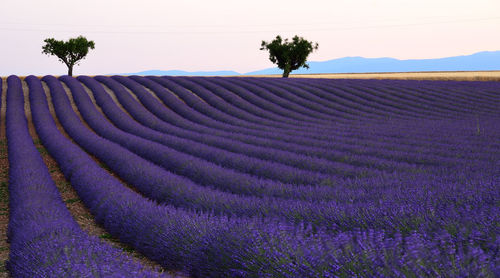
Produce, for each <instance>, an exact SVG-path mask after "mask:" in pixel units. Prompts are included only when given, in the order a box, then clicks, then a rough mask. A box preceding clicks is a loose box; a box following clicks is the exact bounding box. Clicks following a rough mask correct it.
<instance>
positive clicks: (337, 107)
mask: <svg viewBox="0 0 500 278" xmlns="http://www.w3.org/2000/svg"><path fill="white" fill-rule="evenodd" d="M197 80H198V79H194V81H197ZM203 80H206V81H208V82H212V83H215V84H217V85H219V86H221V87H223V88H226V89H227V90H230V91H231V92H233V93H234V94H237V95H238V96H242V97H244V98H245V100H247V101H249V102H250V103H252V105H254V106H259V107H266V108H267V109H268V110H269V111H273V112H275V113H278V112H279V113H282V114H283V115H284V116H286V117H292V118H300V116H301V115H300V114H299V115H297V114H296V113H293V112H292V111H287V107H281V106H279V105H277V104H275V103H273V102H271V101H270V100H267V99H264V98H263V97H260V96H259V95H257V94H254V93H253V92H252V91H259V90H260V91H263V89H262V88H259V87H257V86H254V85H251V84H248V85H247V86H241V85H238V84H237V83H232V82H230V81H229V80H228V79H227V78H220V77H214V78H203ZM250 88H251V91H250ZM263 95H267V94H265V93H264V94H263ZM330 107H331V108H333V110H332V111H335V112H336V113H338V115H339V117H341V118H345V119H356V118H357V117H359V116H362V115H364V112H363V111H362V110H354V109H349V107H346V106H345V105H344V104H343V103H342V101H340V102H336V103H331V105H330ZM341 118H340V119H341ZM340 119H339V120H340Z"/></svg>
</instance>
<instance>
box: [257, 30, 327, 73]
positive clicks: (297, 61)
mask: <svg viewBox="0 0 500 278" xmlns="http://www.w3.org/2000/svg"><path fill="white" fill-rule="evenodd" d="M317 49H318V43H313V42H310V41H307V40H305V39H304V38H302V37H299V36H295V37H293V38H292V41H288V39H285V40H283V39H282V38H281V36H279V35H278V36H276V38H275V39H274V40H273V41H271V42H266V41H262V44H261V48H260V50H268V51H269V60H271V62H273V63H274V64H277V65H278V68H280V69H282V70H283V77H288V75H289V74H290V72H291V71H292V70H296V69H299V68H301V67H304V68H309V65H308V64H307V63H306V61H307V56H309V54H311V53H312V52H313V51H314V50H317Z"/></svg>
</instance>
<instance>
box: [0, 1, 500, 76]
mask: <svg viewBox="0 0 500 278" xmlns="http://www.w3.org/2000/svg"><path fill="white" fill-rule="evenodd" d="M0 11H1V12H0V15H1V16H0V35H1V41H0V75H2V76H6V75H10V74H17V75H29V74H35V75H45V74H54V75H60V74H65V73H66V72H67V68H66V66H65V65H64V64H62V63H61V62H59V61H58V59H57V58H56V57H55V56H47V55H44V54H42V46H43V44H44V42H43V40H44V39H46V38H55V39H58V40H67V39H69V38H73V37H77V36H79V35H83V36H85V37H86V38H87V39H89V40H93V41H94V42H95V46H96V48H95V49H94V50H91V51H90V52H89V54H88V55H87V57H86V59H85V60H83V61H82V62H81V63H80V65H79V66H76V67H75V68H74V74H92V75H93V74H110V73H129V72H139V71H144V70H153V69H157V70H174V69H176V70H185V71H213V70H234V71H237V72H240V73H244V72H249V71H255V70H260V69H264V68H269V67H273V66H274V65H273V64H272V63H271V62H270V61H269V59H268V53H266V52H265V51H261V50H259V48H260V44H261V41H262V40H265V41H271V40H272V39H273V38H274V37H276V35H281V36H282V37H285V38H286V37H288V38H291V37H293V36H294V35H298V36H301V37H304V38H305V39H307V40H310V41H314V42H317V43H319V49H318V50H317V51H316V52H314V53H312V54H311V55H310V56H309V58H308V60H309V61H326V60H331V59H335V58H341V57H347V56H362V57H369V58H376V57H393V58H397V59H424V58H440V57H451V56H458V55H468V54H472V53H476V52H480V51H495V50H500V28H499V27H500V14H499V13H498V11H500V1H499V0H474V1H470V0H419V1H415V0H335V1H333V0H324V1H323V0H307V1H305V0H302V1H296V0H286V1H282V0H275V1H271V0H252V1H240V0H211V1H195V0H182V1H181V0H177V1H170V0H141V1H137V0H133V1H132V0H119V1H114V0H113V1H111V0H87V1H70V0H44V1H39V0H38V1H37V0H29V1H28V0H25V1H11V0H0Z"/></svg>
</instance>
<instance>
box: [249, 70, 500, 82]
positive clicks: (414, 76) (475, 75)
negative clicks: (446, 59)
mask: <svg viewBox="0 0 500 278" xmlns="http://www.w3.org/2000/svg"><path fill="white" fill-rule="evenodd" d="M279 76H280V75H278V74H270V75H254V77H279ZM290 77H292V78H332V79H407V80H410V79H411V80H459V81H500V71H433V72H383V73H321V74H290Z"/></svg>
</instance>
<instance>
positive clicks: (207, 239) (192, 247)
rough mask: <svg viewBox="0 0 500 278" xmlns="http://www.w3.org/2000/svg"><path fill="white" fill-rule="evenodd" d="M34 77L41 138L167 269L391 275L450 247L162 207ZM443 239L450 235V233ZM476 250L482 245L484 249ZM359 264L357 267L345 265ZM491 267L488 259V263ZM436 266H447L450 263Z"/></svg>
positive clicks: (125, 236) (116, 229)
mask: <svg viewBox="0 0 500 278" xmlns="http://www.w3.org/2000/svg"><path fill="white" fill-rule="evenodd" d="M30 81H31V83H32V84H31V88H30V89H31V93H30V98H33V99H34V100H39V101H40V102H37V101H34V102H33V104H34V105H33V107H32V110H33V113H34V117H36V118H38V119H44V120H43V121H40V122H38V124H37V122H35V123H36V127H37V130H39V131H40V133H41V134H44V135H48V137H49V138H45V137H41V139H42V141H44V143H46V144H47V148H48V150H49V152H50V153H51V154H52V155H53V156H54V158H55V159H56V160H57V161H58V162H59V163H61V164H62V165H67V166H68V167H65V168H64V173H65V175H66V176H68V177H71V180H72V184H73V185H74V186H75V188H76V189H77V191H78V192H79V194H80V195H81V196H82V199H83V200H84V202H85V203H86V204H88V206H89V207H90V209H91V210H92V211H93V212H94V213H95V215H96V219H97V220H98V221H100V222H101V223H103V225H104V226H105V227H106V228H107V229H108V231H109V232H110V233H111V234H113V235H115V236H117V237H119V238H120V239H121V240H122V241H124V242H126V243H129V244H131V245H133V246H134V247H135V248H136V249H138V250H140V251H141V252H143V253H144V254H145V255H147V256H148V257H150V258H152V259H154V260H157V261H158V262H160V263H161V264H162V265H163V266H165V267H167V268H169V269H177V270H183V271H185V272H187V273H188V274H191V275H194V276H221V275H238V276H261V277H264V276H265V277H270V276H276V275H280V276H284V277H296V276H301V277H317V276H331V275H342V274H343V275H349V274H350V275H355V274H356V273H358V274H360V273H362V272H363V271H367V270H370V271H372V273H380V274H384V273H386V275H387V273H389V274H390V273H395V272H394V271H398V270H399V269H407V268H411V269H413V268H415V269H416V270H417V271H419V270H418V267H417V261H422V260H423V259H424V263H427V264H429V266H432V265H434V264H435V263H433V261H432V260H433V259H435V258H434V257H433V256H436V253H437V256H436V259H439V258H440V257H439V255H441V253H444V252H447V251H448V249H443V250H439V249H438V250H435V251H434V250H428V249H429V248H428V247H426V246H430V244H429V243H428V242H427V241H428V240H426V239H424V238H422V237H419V236H418V235H414V236H410V237H402V236H400V235H396V236H395V237H394V238H392V237H388V236H387V235H385V234H384V233H383V232H374V233H369V234H367V233H363V232H357V233H340V234H339V235H337V236H335V237H332V236H331V235H328V236H326V235H323V234H321V233H315V234H314V235H311V236H305V234H306V233H310V232H308V231H307V230H306V231H302V230H301V229H297V228H293V227H289V226H286V225H279V224H271V223H262V222H253V221H248V220H237V219H232V220H229V219H227V218H221V217H209V216H206V215H200V214H195V213H190V212H185V211H182V210H176V209H174V208H172V207H169V206H158V205H156V204H154V203H152V202H150V201H147V200H146V199H144V198H141V197H140V196H138V195H137V194H136V193H134V192H133V191H131V190H128V189H127V188H126V187H124V186H123V185H121V184H120V183H119V182H118V181H117V180H116V179H115V178H113V177H112V176H110V175H109V174H107V173H106V172H105V171H104V170H102V169H101V168H100V167H98V166H97V165H96V164H95V163H94V162H93V161H92V160H91V159H90V158H89V157H88V156H87V155H86V154H85V153H83V152H82V151H81V150H80V149H78V148H76V147H75V146H74V145H72V144H71V143H70V141H69V140H67V139H66V138H65V137H64V136H62V135H61V134H60V133H59V132H58V130H57V128H56V127H55V124H54V123H53V121H51V120H50V114H49V111H48V108H47V106H46V103H45V105H43V101H44V100H45V99H44V96H43V95H42V93H41V90H42V88H41V86H39V84H33V83H35V81H34V80H29V82H30ZM68 162H69V163H68ZM71 166H72V167H71ZM444 241H445V242H451V239H446V238H445V239H444ZM403 242H410V243H411V245H412V246H413V245H415V247H416V248H417V250H418V251H419V253H415V251H413V252H412V253H410V252H409V251H410V250H406V249H407V247H406V246H405V245H404V244H403ZM363 246H374V247H375V248H370V249H366V247H363ZM435 248H436V247H435ZM448 248H452V249H453V248H455V246H450V247H448ZM333 250H336V251H335V252H334V251H333ZM352 250H355V251H356V252H362V251H363V250H370V251H369V253H368V254H367V256H366V257H363V258H359V257H356V256H353V255H352V253H351V252H352ZM431 251H434V253H432V252H431ZM436 251H437V252H436ZM474 251H475V252H476V253H477V252H478V251H479V252H481V250H480V249H479V250H476V249H474ZM399 253H403V254H406V253H407V254H408V255H407V256H405V257H404V258H405V259H404V260H402V261H399V262H396V261H395V259H394V258H393V257H394V254H399ZM411 254H415V255H411ZM417 254H418V255H417ZM372 258H377V264H373V263H372V261H371V260H372ZM458 258H459V261H458V265H459V266H460V267H459V269H458V270H457V271H468V273H472V274H473V273H476V272H477V271H478V270H477V269H467V268H465V267H467V265H466V264H465V262H462V260H464V259H461V258H462V257H458ZM465 258H466V259H468V260H470V259H471V254H466V256H465ZM472 259H473V260H474V261H478V264H479V265H480V266H481V267H484V266H485V262H483V261H479V259H480V258H476V257H472ZM292 262H293V263H292ZM353 263H355V264H356V265H357V266H356V267H349V268H346V267H345V266H348V265H352V264H353ZM395 263H397V265H396V267H394V264H395ZM436 263H442V260H439V261H437V262H436ZM462 265H463V266H462ZM486 267H489V266H488V265H487V264H486ZM478 269H479V267H478ZM420 271H421V270H420ZM435 271H439V272H443V271H444V272H446V269H443V270H440V269H438V270H435ZM329 273H330V274H329Z"/></svg>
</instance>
